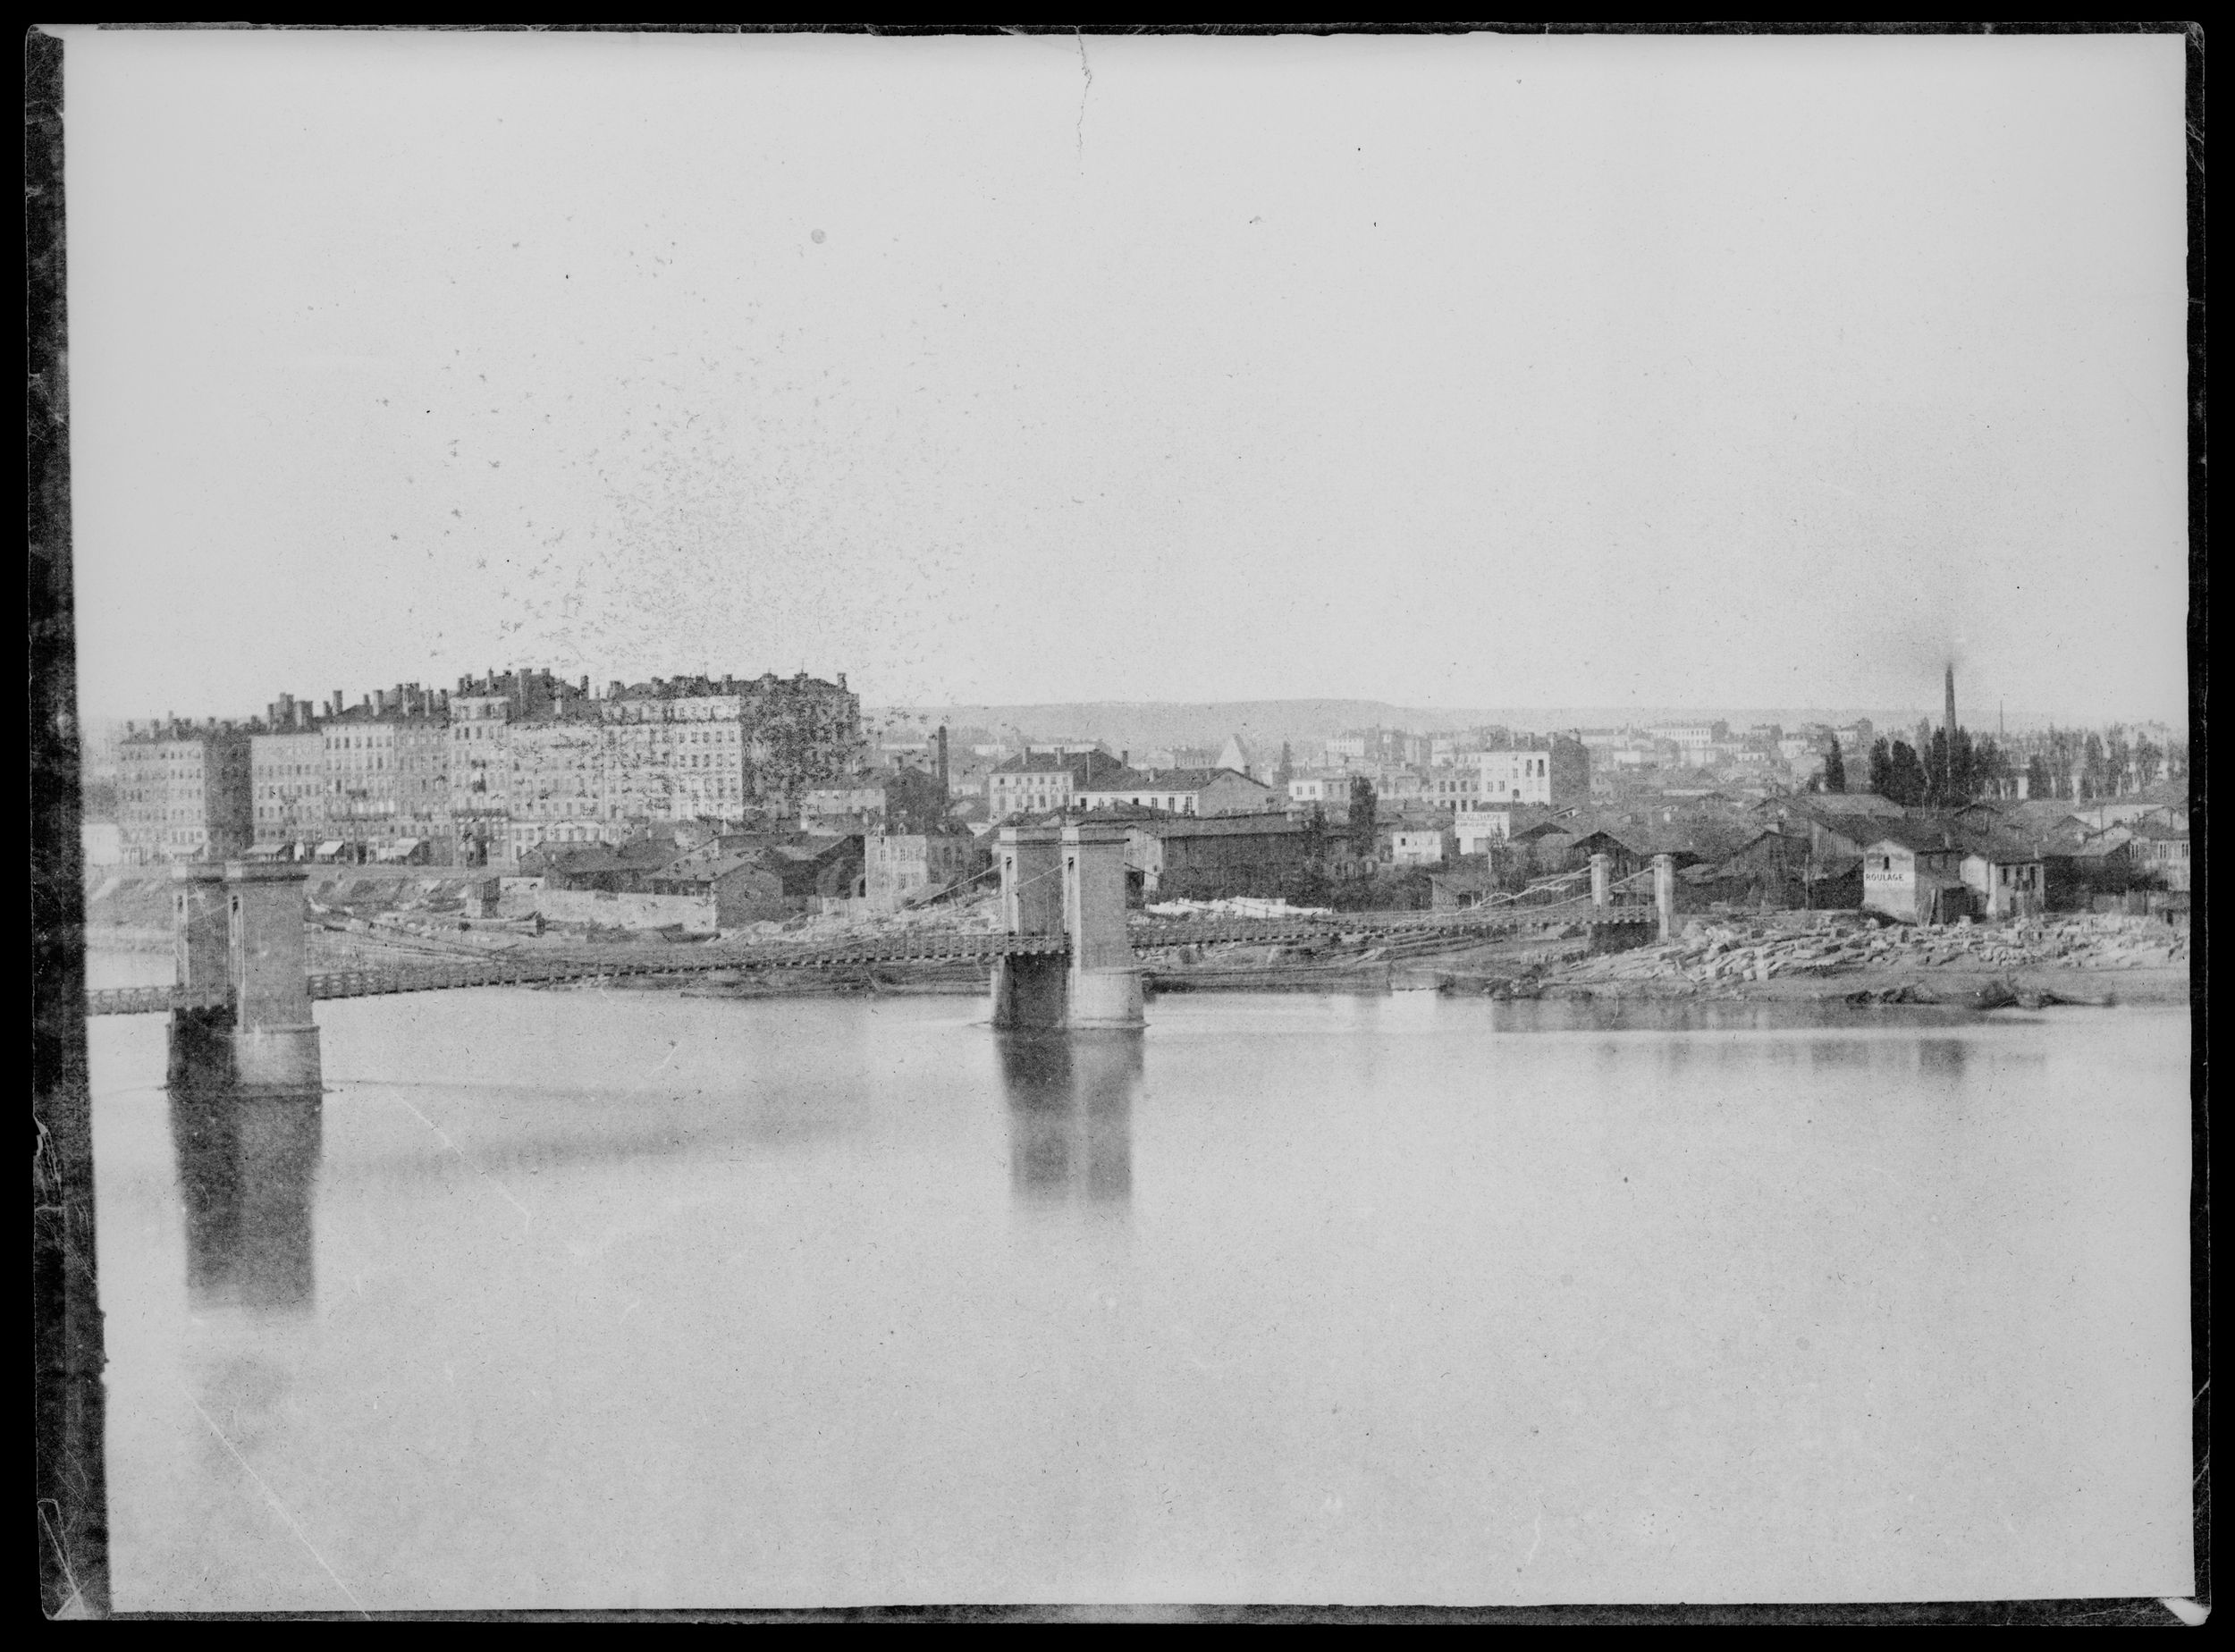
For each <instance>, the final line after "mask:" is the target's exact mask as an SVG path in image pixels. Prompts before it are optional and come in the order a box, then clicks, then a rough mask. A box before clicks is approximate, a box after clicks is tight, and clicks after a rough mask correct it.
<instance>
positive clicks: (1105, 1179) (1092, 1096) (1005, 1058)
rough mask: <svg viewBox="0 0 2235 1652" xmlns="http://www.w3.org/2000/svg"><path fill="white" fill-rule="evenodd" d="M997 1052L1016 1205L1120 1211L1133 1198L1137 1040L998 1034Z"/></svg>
mask: <svg viewBox="0 0 2235 1652" xmlns="http://www.w3.org/2000/svg"><path fill="white" fill-rule="evenodd" d="M1000 1055H1001V1084H1002V1088H1003V1090H1004V1091H1005V1092H1007V1094H1008V1133H1009V1185H1010V1188H1011V1190H1012V1192H1013V1193H1015V1195H1016V1201H1017V1202H1018V1203H1019V1204H1020V1205H1030V1206H1036V1207H1041V1208H1048V1207H1052V1206H1058V1205H1081V1206H1084V1207H1087V1208H1089V1209H1092V1210H1103V1211H1107V1212H1109V1213H1112V1214H1119V1213H1122V1212H1123V1211H1124V1210H1125V1209H1126V1205H1127V1204H1128V1202H1129V1201H1131V1199H1132V1197H1133V1098H1134V1091H1135V1090H1137V1089H1138V1088H1139V1087H1140V1083H1141V1041H1140V1040H1139V1039H1138V1038H1134V1037H1128V1036H1126V1035H1124V1034H1122V1033H1109V1034H1087V1035H1084V1036H1081V1035H1072V1036H1069V1037H1065V1036H1062V1035H1051V1034H1047V1033H1005V1034H1003V1035H1001V1038H1000Z"/></svg>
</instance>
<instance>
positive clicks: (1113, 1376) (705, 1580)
mask: <svg viewBox="0 0 2235 1652" xmlns="http://www.w3.org/2000/svg"><path fill="white" fill-rule="evenodd" d="M158 964H159V965H160V966H161V968H165V969H167V961H165V960H158ZM125 968H126V966H124V965H115V966H114V969H118V970H122V969H125ZM127 973H129V971H127ZM112 974H114V971H112ZM981 1013H982V1011H981V1007H980V1005H979V1004H978V1003H977V1002H975V1001H974V1000H968V999H884V1000H879V1001H842V1000H800V1001H796V1002H761V1003H730V1002H721V1001H718V1000H713V999H686V998H681V997H677V996H671V995H666V994H654V993H643V992H607V993H600V992H592V991H577V992H536V991H529V990H484V991H478V992H453V993H434V994H426V995H421V996H417V997H412V998H404V999H371V1000H362V1001H354V1002H345V1003H337V1004H331V1005H325V1006H322V1007H320V1011H319V1018H320V1021H321V1023H322V1024H323V1025H324V1027H325V1070H326V1078H327V1083H328V1084H329V1085H330V1087H331V1088H330V1092H329V1093H328V1094H327V1096H326V1097H325V1101H324V1104H323V1106H322V1107H317V1108H304V1107H301V1106H290V1105H286V1104H282V1105H279V1106H277V1107H267V1108H265V1109H263V1110H262V1111H261V1112H258V1113H238V1114H237V1115H236V1116H233V1117H227V1118H224V1119H215V1118H212V1117H207V1116H205V1115H198V1114H196V1113H195V1112H194V1110H193V1109H191V1108H177V1109H174V1108H173V1105H172V1103H171V1102H170V1100H169V1099H168V1098H166V1096H165V1094H164V1092H163V1090H162V1089H161V1088H160V1085H161V1083H162V1079H163V1058H164V1040H163V1027H162V1024H161V1022H160V1021H159V1020H158V1019H156V1018H154V1017H144V1016H143V1017H132V1018H105V1019H101V1020H97V1021H96V1022H95V1023H94V1024H93V1057H94V1075H95V1082H96V1089H97V1098H96V1120H95V1123H96V1141H97V1157H98V1161H99V1170H98V1196H99V1201H100V1202H99V1219H100V1269H101V1280H102V1286H103V1300H104V1305H105V1309H106V1312H107V1327H108V1336H109V1349H110V1355H111V1361H112V1363H111V1365H110V1369H109V1394H110V1400H109V1476H110V1482H109V1489H110V1496H111V1500H112V1526H113V1532H114V1539H113V1541H114V1586H115V1597H116V1604H117V1606H119V1607H120V1608H121V1609H164V1608H183V1609H195V1608H203V1609H223V1608H279V1609H308V1610H329V1609H335V1608H340V1609H347V1608H349V1607H350V1606H363V1607H365V1608H367V1609H369V1610H380V1609H383V1608H387V1609H409V1608H439V1607H471V1606H695V1605H696V1606H715V1605H786V1604H844V1603H873V1602H893V1601H940V1600H979V1601H1066V1600H1069V1601H1193V1600H1202V1601H1216V1600H1236V1599H1241V1600H1295V1601H1419V1602H1445V1603H1453V1602H1493V1601H1514V1600H1522V1601H1548V1600H1606V1599H1626V1600H1647V1599H1673V1598H1679V1597H1689V1598H1691V1599H1694V1600H1698V1599H1703V1598H1716V1597H1720V1598H1726V1599H1733V1598H1734V1599H1766V1598H1800V1599H1843V1598H1870V1597H1877V1598H1910V1599H1914V1598H1929V1597H1936V1596H1940V1597H1946V1596H1952V1595H1953V1596H2005V1597H2008V1596H2019V1597H2022V1596H2032V1595H2039V1594H2057V1593H2062V1594H2096V1593H2102V1594H2108V1593H2113V1592H2118V1593H2131V1592H2136V1591H2138V1590H2140V1591H2146V1592H2153V1593H2155V1592H2173V1593H2186V1592H2188V1591H2189V1582H2190V1580H2189V1570H2188V1564H2189V1563H2188V1539H2187V1531H2188V1518H2189V1517H2188V1505H2187V1499H2186V1488H2187V1462H2188V1449H2189V1446H2188V1440H2189V1435H2188V1410H2187V1406H2188V1395H2187V1369H2188V1368H2187V1353H2186V1349H2187V1317H2186V1316H2187V1300H2188V1298H2187V1292H2188V1276H2187V1265H2186V1219H2187V1218H2186V1197H2187V1188H2188V1175H2189V1139H2188V1113H2187V1083H2188V1072H2187V1064H2188V1057H2189V1031H2188V1024H2187V1020H2186V1018H2185V1016H2181V1015H2178V1014H2157V1013H2152V1012H2146V1011H2128V1010H2121V1011H2115V1012H2101V1011H2084V1010H2065V1011H2062V1012H2053V1013H2051V1014H2050V1015H2047V1016H2037V1017H2032V1018H2017V1017H2011V1018H1997V1019H1992V1020H1986V1021H1980V1022H1964V1021H1960V1020H1952V1019H1935V1018H1932V1017H1931V1016H1929V1015H1926V1014H1904V1013H1902V1012H1877V1013H1874V1014H1868V1015H1864V1014H1859V1013H1850V1012H1845V1011H1842V1012H1838V1013H1837V1014H1835V1015H1825V1014H1821V1013H1810V1012H1807V1011H1801V1010H1792V1009H1784V1010H1776V1011H1773V1010H1772V1009H1770V1008H1768V1007H1725V1008H1722V1009H1719V1010H1708V1011H1703V1010H1698V1009H1694V1010H1691V1011H1688V1012H1684V1013H1682V1014H1676V1015H1666V1014H1664V1015H1662V1016H1657V1017H1655V1016H1647V1015H1642V1014H1640V1013H1639V1012H1635V1011H1632V1013H1630V1014H1629V1015H1626V1016H1622V1015H1616V1014H1613V1013H1610V1012H1609V1011H1608V1010H1607V1009H1606V1008H1603V1007H1592V1006H1588V1005H1582V1006H1553V1005H1541V1006H1536V1005H1494V1004H1490V1003H1488V1002H1484V1001H1480V1000H1472V1001H1462V1000H1455V999H1438V998H1436V997H1434V996H1433V995H1430V994H1421V993H1401V994H1397V995H1396V996H1393V997H1389V998H1383V999H1338V998H1311V997H1263V998H1256V997H1248V998H1245V997H1223V996H1222V997H1210V996H1204V997H1193V998H1167V999H1160V1000H1159V1001H1157V1002H1156V1003H1154V1004H1152V1005H1151V1027H1150V1028H1149V1030H1148V1032H1147V1033H1146V1034H1145V1035H1143V1036H1141V1037H1136V1038H1128V1037H1126V1036H1123V1035H1102V1036H1099V1037H1083V1038H1077V1039H1073V1040H1068V1041H1062V1040H1058V1041H1030V1040H1015V1039H1004V1038H1001V1037H999V1036H997V1035H996V1034H994V1033H991V1031H990V1030H989V1029H987V1028H986V1027H984V1026H983V1025H979V1024H975V1022H976V1019H977V1017H978V1016H980V1014H981ZM228 1133H230V1134H228ZM226 1142H238V1143H239V1147H238V1150H237V1151H235V1150H233V1149H231V1148H228V1147H227V1146H226V1145H225V1143H226ZM243 1164H245V1165H247V1166H248V1167H249V1171H248V1174H247V1176H246V1177H245V1180H244V1177H243V1176H242V1174H241V1172H240V1168H239V1167H240V1166H241V1165H243Z"/></svg>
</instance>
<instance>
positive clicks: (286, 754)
mask: <svg viewBox="0 0 2235 1652" xmlns="http://www.w3.org/2000/svg"><path fill="white" fill-rule="evenodd" d="M304 709H305V710H308V708H307V707H306V708H304ZM249 782H250V786H249V789H250V792H251V794H252V803H253V813H252V816H251V818H252V820H253V822H254V824H255V829H256V830H255V838H256V841H255V842H254V843H252V844H250V845H249V847H250V848H251V849H252V850H254V851H257V852H262V851H264V850H266V849H277V848H279V847H283V846H289V845H293V844H297V843H304V842H310V841H315V840H316V839H317V838H318V837H319V835H320V832H321V829H322V828H323V827H324V826H325V818H326V753H325V734H324V733H322V732H321V731H320V730H319V729H315V728H310V727H307V726H304V727H292V726H283V727H282V728H280V729H277V730H276V731H274V732H272V733H266V734H251V735H250V736H249Z"/></svg>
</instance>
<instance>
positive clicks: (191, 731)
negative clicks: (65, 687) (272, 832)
mask: <svg viewBox="0 0 2235 1652" xmlns="http://www.w3.org/2000/svg"><path fill="white" fill-rule="evenodd" d="M124 728H125V732H124V737H123V738H122V740H120V741H119V742H118V744H117V754H116V755H117V814H118V817H119V818H118V821H117V826H118V836H119V838H120V839H121V845H120V847H121V853H122V856H123V858H124V859H125V860H126V861H128V862H132V863H136V864H147V863H149V862H159V861H184V860H222V859H224V858H226V857H227V856H235V855H241V854H245V853H247V851H248V848H249V844H250V842H251V841H252V837H253V831H254V827H255V821H256V814H255V807H254V804H255V799H254V797H253V788H254V781H253V778H252V773H251V767H250V754H249V731H248V730H247V729H242V728H237V727H235V726H234V725H233V724H232V723H230V722H226V723H220V722H218V721H217V720H216V719H215V718H212V719H209V720H208V721H206V722H202V723H190V722H181V721H178V720H177V719H167V720H165V721H163V722H161V723H151V724H149V725H148V726H147V727H145V728H142V727H141V726H140V725H139V724H137V723H127V724H125V726H124Z"/></svg>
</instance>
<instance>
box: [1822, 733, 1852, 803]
mask: <svg viewBox="0 0 2235 1652" xmlns="http://www.w3.org/2000/svg"><path fill="white" fill-rule="evenodd" d="M1824 789H1825V790H1826V791H1827V792H1843V791H1845V790H1846V789H1847V759H1846V757H1845V755H1844V754H1843V753H1842V752H1841V751H1840V749H1839V737H1838V736H1837V735H1834V736H1832V749H1831V750H1830V751H1828V752H1826V753H1825V754H1824Z"/></svg>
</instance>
